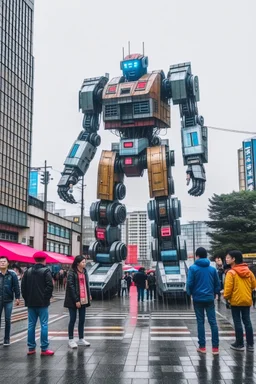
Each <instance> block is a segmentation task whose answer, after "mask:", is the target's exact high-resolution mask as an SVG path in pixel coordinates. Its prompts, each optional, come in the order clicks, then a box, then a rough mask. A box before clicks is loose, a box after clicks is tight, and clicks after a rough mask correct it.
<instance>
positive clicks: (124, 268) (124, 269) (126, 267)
mask: <svg viewBox="0 0 256 384" xmlns="http://www.w3.org/2000/svg"><path fill="white" fill-rule="evenodd" d="M130 268H132V265H128V264H125V265H123V271H126V270H127V269H130Z"/></svg>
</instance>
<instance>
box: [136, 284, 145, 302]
mask: <svg viewBox="0 0 256 384" xmlns="http://www.w3.org/2000/svg"><path fill="white" fill-rule="evenodd" d="M144 290H145V288H141V287H138V286H137V291H138V301H140V299H141V301H143V300H144Z"/></svg>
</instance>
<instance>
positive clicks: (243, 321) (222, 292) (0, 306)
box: [0, 247, 256, 356]
mask: <svg viewBox="0 0 256 384" xmlns="http://www.w3.org/2000/svg"><path fill="white" fill-rule="evenodd" d="M46 257H47V255H46V254H45V253H44V252H36V253H35V255H34V260H35V264H34V265H33V266H32V267H30V268H28V269H26V270H25V272H24V273H23V270H22V269H21V268H20V267H19V265H15V264H14V265H13V266H12V268H13V269H12V270H11V269H9V260H8V258H7V257H5V256H0V320H1V316H2V313H3V312H4V318H5V329H4V340H3V345H4V346H6V347H7V346H9V345H10V329H11V314H12V309H13V302H14V299H15V300H16V305H19V304H20V292H21V293H22V297H23V298H24V301H25V306H27V307H28V334H27V346H28V351H27V354H28V355H34V354H35V353H36V335H35V332H36V324H37V321H38V319H39V321H40V326H41V335H40V348H41V355H42V356H53V355H54V351H52V350H50V349H49V340H48V319H49V310H48V309H49V305H50V300H51V297H52V294H53V288H54V282H55V279H54V277H53V275H52V273H51V271H50V269H49V268H48V267H47V266H46ZM215 263H216V267H213V266H211V265H210V261H209V259H208V257H207V251H206V250H205V249H204V248H203V247H200V248H198V249H197V250H196V254H195V262H194V264H193V265H192V266H191V267H190V268H189V270H188V276H187V285H186V290H187V294H188V295H189V296H192V298H193V307H194V311H195V315H196V319H197V332H198V344H199V345H198V348H197V351H198V352H199V353H206V337H205V314H206V316H207V319H208V322H209V325H210V327H211V335H212V338H211V342H212V353H213V354H214V355H217V354H219V331H218V326H217V321H216V311H215V299H217V300H218V301H221V300H222V297H223V300H226V305H227V307H228V308H231V313H232V318H233V322H234V328H235V342H234V343H232V344H231V346H230V347H231V348H232V349H234V350H237V351H244V350H245V344H244V336H243V325H244V328H245V334H246V349H247V351H249V352H253V351H254V339H253V328H252V323H251V319H250V308H251V306H252V304H253V305H255V297H256V295H255V292H256V280H255V276H254V273H253V272H252V271H251V270H250V269H249V268H248V265H247V264H246V263H244V262H243V256H242V253H241V252H240V251H237V250H232V251H227V254H226V257H225V260H222V259H221V258H215ZM65 279H66V280H65ZM58 281H59V282H60V281H61V282H62V283H61V284H60V285H62V286H63V287H64V288H65V300H64V307H65V308H67V309H68V311H69V323H68V337H69V341H68V345H69V347H70V348H72V349H74V348H77V347H78V346H85V347H89V346H90V343H89V342H88V341H86V340H85V339H84V324H85V317H86V308H87V307H89V306H90V305H91V299H92V298H91V294H90V286H89V277H88V273H87V270H86V259H85V257H84V256H77V257H76V258H75V259H74V262H73V264H72V267H71V268H70V270H69V271H68V273H67V274H66V273H65V270H63V269H62V270H60V271H59V273H58ZM64 281H65V283H64ZM132 284H135V285H136V287H137V299H138V301H141V302H143V301H144V298H145V292H146V298H147V300H155V299H156V287H157V286H156V277H155V274H154V272H153V271H151V272H149V273H148V274H147V273H146V270H145V268H143V267H141V268H139V270H138V271H137V272H136V273H133V274H132V275H131V274H130V273H129V272H125V273H124V276H123V277H122V278H121V279H120V291H119V296H124V295H125V296H129V294H130V287H131V285H132ZM77 313H78V317H79V321H78V336H79V340H78V341H77V342H76V341H75V339H74V328H75V323H76V318H77Z"/></svg>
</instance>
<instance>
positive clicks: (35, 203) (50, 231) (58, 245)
mask: <svg viewBox="0 0 256 384" xmlns="http://www.w3.org/2000/svg"><path fill="white" fill-rule="evenodd" d="M43 208H44V204H43V202H42V201H40V200H39V199H36V198H35V197H33V196H29V204H28V212H27V223H28V227H27V228H20V229H19V233H18V235H17V238H15V239H1V240H9V241H14V242H19V243H21V244H24V245H29V246H30V247H33V248H35V249H42V248H43V235H44V209H43ZM47 218H48V220H47V234H46V238H47V240H46V251H50V252H55V253H60V254H63V255H68V256H70V255H72V256H76V255H78V254H79V251H80V235H81V227H80V226H79V225H78V224H76V223H72V222H71V221H69V220H67V219H65V218H63V217H60V216H59V215H56V214H55V213H51V212H48V214H47Z"/></svg>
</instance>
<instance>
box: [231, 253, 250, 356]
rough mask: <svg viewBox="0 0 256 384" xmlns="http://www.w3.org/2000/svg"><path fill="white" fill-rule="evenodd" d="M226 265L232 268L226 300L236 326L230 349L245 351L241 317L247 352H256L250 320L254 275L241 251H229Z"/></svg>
mask: <svg viewBox="0 0 256 384" xmlns="http://www.w3.org/2000/svg"><path fill="white" fill-rule="evenodd" d="M226 263H227V264H228V265H230V266H231V269H230V270H229V271H228V272H227V275H226V278H225V285H224V298H225V299H226V300H228V301H229V302H230V305H231V311H232V317H233V321H234V326H235V333H236V341H235V343H233V344H231V346H230V348H232V349H235V350H236V351H244V336H243V326H242V321H241V317H242V320H243V323H244V327H245V333H246V342H247V350H248V351H251V352H253V351H254V341H253V329H252V323H251V319H250V307H251V305H252V291H253V290H254V289H255V287H256V281H255V277H254V274H253V273H252V272H251V271H250V269H249V268H248V266H247V264H246V263H244V262H243V255H242V253H241V252H240V251H229V253H228V254H227V256H226Z"/></svg>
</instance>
